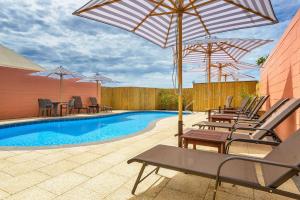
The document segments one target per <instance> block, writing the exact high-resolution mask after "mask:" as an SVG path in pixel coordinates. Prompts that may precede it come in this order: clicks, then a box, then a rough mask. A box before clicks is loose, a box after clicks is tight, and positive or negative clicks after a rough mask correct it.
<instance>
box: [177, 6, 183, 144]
mask: <svg viewBox="0 0 300 200" xmlns="http://www.w3.org/2000/svg"><path fill="white" fill-rule="evenodd" d="M181 6H182V1H180V7H181ZM177 23H178V24H177V25H178V51H177V57H178V62H177V63H178V69H177V73H178V146H179V147H182V140H181V135H182V134H183V127H182V126H183V119H182V107H183V105H182V12H179V11H178V22H177Z"/></svg>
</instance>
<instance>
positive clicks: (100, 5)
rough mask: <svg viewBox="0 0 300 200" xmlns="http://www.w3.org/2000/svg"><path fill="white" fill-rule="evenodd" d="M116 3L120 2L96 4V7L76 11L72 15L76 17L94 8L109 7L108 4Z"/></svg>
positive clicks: (114, 0)
mask: <svg viewBox="0 0 300 200" xmlns="http://www.w3.org/2000/svg"><path fill="white" fill-rule="evenodd" d="M118 1H121V0H111V1H108V2H104V3H101V4H97V5H94V6H91V7H88V8H85V9H82V10H78V11H75V12H74V13H73V14H76V15H79V14H81V13H83V12H88V11H90V10H94V9H96V8H100V7H102V6H105V5H109V4H112V3H116V2H118Z"/></svg>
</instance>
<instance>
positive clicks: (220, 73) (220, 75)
mask: <svg viewBox="0 0 300 200" xmlns="http://www.w3.org/2000/svg"><path fill="white" fill-rule="evenodd" d="M221 79H222V66H221V64H220V65H219V80H218V81H219V107H221V97H222V95H221V81H222V80H221Z"/></svg>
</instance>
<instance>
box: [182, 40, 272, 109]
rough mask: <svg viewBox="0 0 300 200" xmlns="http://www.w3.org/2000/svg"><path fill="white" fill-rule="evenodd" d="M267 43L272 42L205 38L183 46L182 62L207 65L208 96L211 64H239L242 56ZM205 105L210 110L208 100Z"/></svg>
mask: <svg viewBox="0 0 300 200" xmlns="http://www.w3.org/2000/svg"><path fill="white" fill-rule="evenodd" d="M269 42H272V40H261V39H239V38H217V37H207V38H205V39H202V40H197V41H193V42H190V43H189V44H186V45H185V46H184V51H183V62H184V63H206V64H207V65H206V70H207V78H208V80H207V81H208V87H207V89H208V91H207V92H208V94H210V91H211V88H210V87H211V86H210V82H211V67H213V66H212V63H217V62H219V63H224V62H225V63H226V62H227V65H226V66H228V63H229V62H230V63H239V60H240V59H241V58H242V57H243V56H244V55H246V54H247V53H249V52H251V51H252V50H253V49H255V48H258V47H260V46H262V45H265V44H267V43H269ZM220 69H221V68H220ZM207 103H208V105H207V106H208V109H210V106H211V105H210V104H211V102H210V98H208V102H207Z"/></svg>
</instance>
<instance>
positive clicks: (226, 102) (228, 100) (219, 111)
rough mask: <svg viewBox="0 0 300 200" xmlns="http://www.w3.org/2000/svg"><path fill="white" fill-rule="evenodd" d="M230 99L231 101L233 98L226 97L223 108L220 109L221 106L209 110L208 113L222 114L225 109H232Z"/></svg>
mask: <svg viewBox="0 0 300 200" xmlns="http://www.w3.org/2000/svg"><path fill="white" fill-rule="evenodd" d="M232 99H233V96H227V97H226V101H225V105H224V107H223V108H221V106H219V108H218V109H211V110H209V112H217V113H221V112H222V113H223V111H224V110H226V109H230V110H231V109H233V108H232V107H231V103H232Z"/></svg>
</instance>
